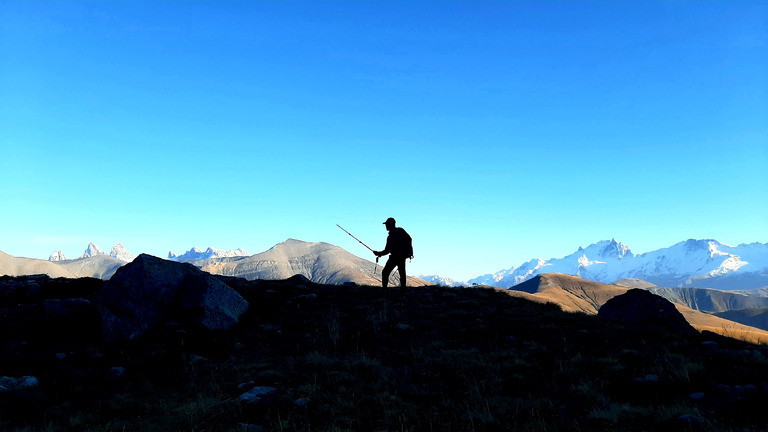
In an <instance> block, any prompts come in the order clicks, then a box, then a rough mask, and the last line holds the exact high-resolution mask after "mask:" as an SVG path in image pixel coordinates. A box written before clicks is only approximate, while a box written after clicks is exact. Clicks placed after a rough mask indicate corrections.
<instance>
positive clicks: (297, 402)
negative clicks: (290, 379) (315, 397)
mask: <svg viewBox="0 0 768 432" xmlns="http://www.w3.org/2000/svg"><path fill="white" fill-rule="evenodd" d="M310 402H311V401H310V399H309V398H305V397H303V398H300V399H296V400H295V401H293V404H294V405H295V406H297V407H304V406H307V405H309V403H310Z"/></svg>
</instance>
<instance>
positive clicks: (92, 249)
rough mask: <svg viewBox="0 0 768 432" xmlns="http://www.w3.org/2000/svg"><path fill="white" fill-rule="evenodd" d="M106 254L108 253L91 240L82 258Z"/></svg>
mask: <svg viewBox="0 0 768 432" xmlns="http://www.w3.org/2000/svg"><path fill="white" fill-rule="evenodd" d="M106 254H107V253H106V252H104V251H103V250H101V249H99V247H98V246H96V245H95V244H94V243H93V242H91V243H88V247H87V248H86V249H85V252H83V255H82V256H81V257H80V258H90V257H95V256H99V255H106Z"/></svg>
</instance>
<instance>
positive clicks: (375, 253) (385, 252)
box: [373, 235, 392, 257]
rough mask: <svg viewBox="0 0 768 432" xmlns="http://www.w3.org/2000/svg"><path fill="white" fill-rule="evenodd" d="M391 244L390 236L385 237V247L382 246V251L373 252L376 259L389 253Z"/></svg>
mask: <svg viewBox="0 0 768 432" xmlns="http://www.w3.org/2000/svg"><path fill="white" fill-rule="evenodd" d="M391 242H392V236H391V235H389V236H387V245H386V246H384V250H382V251H373V254H374V255H376V256H378V257H382V256H384V255H386V254H388V253H389V252H390V249H391V247H390V246H392V244H391Z"/></svg>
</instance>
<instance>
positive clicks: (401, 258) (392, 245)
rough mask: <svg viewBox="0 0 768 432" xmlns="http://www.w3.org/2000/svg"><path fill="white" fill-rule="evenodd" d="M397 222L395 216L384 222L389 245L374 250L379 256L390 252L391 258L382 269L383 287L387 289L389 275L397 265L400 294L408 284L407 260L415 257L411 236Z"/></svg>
mask: <svg viewBox="0 0 768 432" xmlns="http://www.w3.org/2000/svg"><path fill="white" fill-rule="evenodd" d="M396 223H397V222H395V219H394V218H388V219H387V220H386V222H384V225H385V226H386V227H387V231H389V235H387V245H386V246H385V247H384V250H382V251H373V254H374V255H376V256H377V257H382V256H384V255H387V254H389V259H387V263H386V264H385V265H384V269H383V270H382V271H381V288H382V289H383V290H386V289H387V283H388V282H389V275H390V273H392V270H394V269H395V267H397V271H398V273H400V294H403V293H404V292H405V284H406V276H405V260H406V259H407V258H413V243H412V241H411V236H410V235H408V233H407V232H406V231H405V230H404V229H402V228H399V227H397V226H395V225H396Z"/></svg>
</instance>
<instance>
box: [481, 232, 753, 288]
mask: <svg viewBox="0 0 768 432" xmlns="http://www.w3.org/2000/svg"><path fill="white" fill-rule="evenodd" d="M545 272H555V273H562V274H567V275H576V276H580V277H582V278H584V279H588V280H592V281H595V282H601V283H613V282H615V281H617V280H620V279H642V280H646V281H649V282H652V283H654V284H656V285H658V286H666V287H685V286H695V287H700V288H718V289H754V288H759V287H761V286H768V244H761V243H752V244H743V245H739V246H736V247H734V246H729V245H727V244H724V243H720V242H718V241H716V240H711V239H707V240H693V239H691V240H686V241H683V242H680V243H677V244H675V245H672V246H670V247H668V248H663V249H659V250H655V251H652V252H647V253H644V254H641V255H635V254H633V253H632V252H631V251H630V249H629V248H628V247H627V246H626V245H624V244H623V243H621V242H618V241H616V240H615V239H612V240H610V241H608V240H604V241H600V242H597V243H594V244H592V245H589V246H587V247H586V248H583V247H580V248H578V250H577V251H576V252H574V253H573V254H571V255H568V256H566V257H563V258H552V259H549V260H546V261H545V260H531V261H530V262H527V263H523V264H522V265H520V266H519V267H512V268H510V269H506V270H502V271H500V272H497V273H495V274H493V275H485V276H480V277H478V278H475V279H472V280H470V281H469V282H470V283H485V284H489V285H495V286H499V287H503V288H509V287H512V286H514V285H517V284H519V283H522V282H524V281H526V280H528V279H531V278H533V277H535V276H536V275H538V274H541V273H545Z"/></svg>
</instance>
